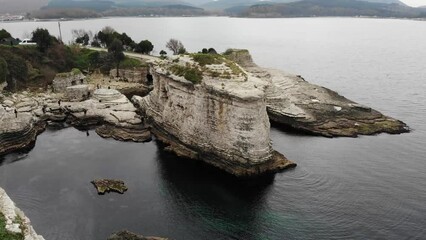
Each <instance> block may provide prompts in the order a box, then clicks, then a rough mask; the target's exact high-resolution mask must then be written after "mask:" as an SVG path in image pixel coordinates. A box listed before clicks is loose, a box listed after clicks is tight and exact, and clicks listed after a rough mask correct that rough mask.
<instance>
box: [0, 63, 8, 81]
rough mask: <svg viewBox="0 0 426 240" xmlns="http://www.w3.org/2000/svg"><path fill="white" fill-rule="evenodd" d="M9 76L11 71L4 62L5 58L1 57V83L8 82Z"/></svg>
mask: <svg viewBox="0 0 426 240" xmlns="http://www.w3.org/2000/svg"><path fill="white" fill-rule="evenodd" d="M8 75H9V70H8V67H7V62H6V60H4V58H2V57H0V83H4V82H6V79H7V76H8Z"/></svg>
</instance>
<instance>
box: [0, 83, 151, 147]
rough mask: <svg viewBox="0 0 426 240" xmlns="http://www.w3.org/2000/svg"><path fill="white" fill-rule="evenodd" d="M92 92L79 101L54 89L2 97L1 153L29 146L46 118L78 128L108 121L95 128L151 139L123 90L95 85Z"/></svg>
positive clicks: (104, 133)
mask: <svg viewBox="0 0 426 240" xmlns="http://www.w3.org/2000/svg"><path fill="white" fill-rule="evenodd" d="M95 93H96V94H94V95H93V96H92V98H91V99H88V100H86V101H81V102H67V101H65V100H64V99H65V98H64V97H63V95H62V94H54V93H51V94H38V95H34V94H32V93H25V94H24V93H21V94H14V95H12V96H10V97H8V98H7V99H4V100H3V104H2V107H0V143H1V145H0V154H5V153H8V152H11V151H14V150H18V149H22V148H26V147H31V146H32V145H33V143H34V141H35V139H36V137H37V135H38V134H39V133H40V132H42V131H43V130H44V129H45V126H46V122H48V121H53V122H55V121H56V122H58V121H66V122H68V123H69V124H70V125H72V126H75V127H79V128H83V127H84V128H85V127H89V126H94V125H102V124H108V126H107V127H105V128H102V129H100V130H98V132H99V133H100V134H101V135H102V136H104V137H113V138H114V139H117V140H124V141H131V140H134V141H137V142H140V141H148V140H150V133H149V132H148V131H147V130H146V129H144V128H143V126H142V120H141V118H140V116H139V115H138V114H137V113H136V111H137V109H136V108H135V107H134V106H133V104H132V103H131V102H130V101H129V100H128V99H127V98H126V97H125V96H124V95H123V94H121V93H119V92H118V91H116V90H112V89H97V90H96V91H95ZM30 96H31V97H30ZM61 99H62V101H59V100H61ZM5 103H6V104H7V105H8V106H10V107H7V106H6V105H5ZM59 103H60V105H59ZM17 107H19V108H17ZM15 110H16V114H15Z"/></svg>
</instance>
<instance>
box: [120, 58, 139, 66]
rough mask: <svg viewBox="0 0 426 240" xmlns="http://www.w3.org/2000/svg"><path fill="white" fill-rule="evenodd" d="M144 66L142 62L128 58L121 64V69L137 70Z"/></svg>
mask: <svg viewBox="0 0 426 240" xmlns="http://www.w3.org/2000/svg"><path fill="white" fill-rule="evenodd" d="M141 66H142V62H141V61H140V60H138V59H134V58H129V57H126V58H125V59H124V60H123V61H122V62H121V63H120V68H123V69H131V68H137V67H141Z"/></svg>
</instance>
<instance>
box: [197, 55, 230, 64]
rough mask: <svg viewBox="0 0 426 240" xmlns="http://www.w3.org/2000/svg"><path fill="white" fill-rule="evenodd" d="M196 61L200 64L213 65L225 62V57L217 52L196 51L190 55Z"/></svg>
mask: <svg viewBox="0 0 426 240" xmlns="http://www.w3.org/2000/svg"><path fill="white" fill-rule="evenodd" d="M190 56H191V57H192V59H194V61H195V62H197V63H198V64H200V66H206V65H212V64H222V63H224V62H225V59H224V58H223V57H222V56H220V55H217V54H208V53H194V54H191V55H190Z"/></svg>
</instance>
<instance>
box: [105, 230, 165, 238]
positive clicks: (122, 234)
mask: <svg viewBox="0 0 426 240" xmlns="http://www.w3.org/2000/svg"><path fill="white" fill-rule="evenodd" d="M108 240H167V238H161V237H144V236H142V235H138V234H135V233H132V232H129V231H127V230H123V231H119V232H116V233H113V234H112V235H111V236H109V237H108Z"/></svg>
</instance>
